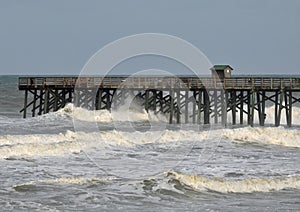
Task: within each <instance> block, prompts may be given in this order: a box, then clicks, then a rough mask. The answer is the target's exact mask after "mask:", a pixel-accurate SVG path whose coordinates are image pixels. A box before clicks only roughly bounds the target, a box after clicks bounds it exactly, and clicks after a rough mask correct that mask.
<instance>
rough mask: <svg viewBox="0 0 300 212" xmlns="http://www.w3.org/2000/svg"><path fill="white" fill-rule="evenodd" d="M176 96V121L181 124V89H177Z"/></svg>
mask: <svg viewBox="0 0 300 212" xmlns="http://www.w3.org/2000/svg"><path fill="white" fill-rule="evenodd" d="M176 97H177V108H176V121H177V124H180V90H177V92H176Z"/></svg>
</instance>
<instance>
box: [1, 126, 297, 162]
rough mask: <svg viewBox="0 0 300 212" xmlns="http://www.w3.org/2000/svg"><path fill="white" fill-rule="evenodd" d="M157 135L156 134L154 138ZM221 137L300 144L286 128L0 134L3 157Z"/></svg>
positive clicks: (53, 153)
mask: <svg viewBox="0 0 300 212" xmlns="http://www.w3.org/2000/svg"><path fill="white" fill-rule="evenodd" d="M155 136H157V137H155ZM220 136H223V137H224V138H226V139H228V140H231V141H236V142H260V143H265V144H275V145H282V146H287V147H300V131H299V130H297V129H286V128H283V127H278V128H275V127H261V128H251V127H245V128H238V129H224V130H222V129H220V130H213V131H193V130H174V131H173V130H164V131H162V132H151V131H149V132H140V131H135V132H123V131H118V130H109V131H100V132H94V133H84V132H72V131H67V132H66V133H64V134H63V133H59V134H41V135H39V134H36V135H5V136H1V137H0V158H9V157H18V156H25V157H37V156H51V155H65V154H72V153H78V152H80V151H82V150H84V151H89V150H91V149H94V148H101V147H105V146H108V145H109V146H111V145H117V146H124V147H133V146H135V145H142V144H147V143H165V142H202V141H207V140H208V139H218V138H219V137H220Z"/></svg>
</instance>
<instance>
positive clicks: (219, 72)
mask: <svg viewBox="0 0 300 212" xmlns="http://www.w3.org/2000/svg"><path fill="white" fill-rule="evenodd" d="M210 70H211V75H212V78H214V79H217V78H219V79H220V80H221V81H223V79H224V78H230V77H231V71H232V70H233V68H232V67H231V66H230V65H214V66H213V67H212V68H211V69H210Z"/></svg>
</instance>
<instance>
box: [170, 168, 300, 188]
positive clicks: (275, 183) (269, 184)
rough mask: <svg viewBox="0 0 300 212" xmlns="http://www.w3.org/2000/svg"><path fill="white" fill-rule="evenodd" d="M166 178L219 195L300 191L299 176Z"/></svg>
mask: <svg viewBox="0 0 300 212" xmlns="http://www.w3.org/2000/svg"><path fill="white" fill-rule="evenodd" d="M166 175H167V177H169V178H171V179H175V180H178V181H179V182H180V183H181V184H182V185H185V186H188V187H191V188H192V189H194V190H197V191H215V192H220V193H252V192H270V191H279V190H283V189H300V176H295V177H280V178H257V179H244V180H225V179H221V178H212V179H210V178H205V177H201V176H198V175H194V174H184V173H180V172H175V171H172V172H167V173H166Z"/></svg>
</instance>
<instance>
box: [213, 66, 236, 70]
mask: <svg viewBox="0 0 300 212" xmlns="http://www.w3.org/2000/svg"><path fill="white" fill-rule="evenodd" d="M227 67H229V68H230V69H231V70H233V68H232V67H231V66H230V65H214V66H213V67H212V68H211V69H210V70H215V71H221V70H224V69H225V68H227Z"/></svg>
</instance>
